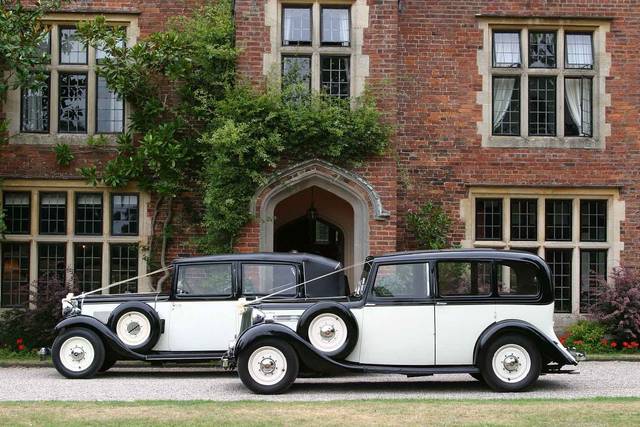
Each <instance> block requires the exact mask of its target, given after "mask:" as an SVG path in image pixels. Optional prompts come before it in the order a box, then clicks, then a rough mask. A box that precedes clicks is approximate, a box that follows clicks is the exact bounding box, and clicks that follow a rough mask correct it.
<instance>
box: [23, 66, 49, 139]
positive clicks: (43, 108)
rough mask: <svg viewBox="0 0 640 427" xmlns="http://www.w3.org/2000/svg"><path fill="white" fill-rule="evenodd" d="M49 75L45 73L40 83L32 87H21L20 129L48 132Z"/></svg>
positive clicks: (32, 131) (31, 131) (30, 131)
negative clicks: (44, 77)
mask: <svg viewBox="0 0 640 427" xmlns="http://www.w3.org/2000/svg"><path fill="white" fill-rule="evenodd" d="M50 79H51V75H50V74H49V73H47V76H46V79H45V80H44V81H43V82H42V84H41V85H40V86H39V87H37V88H34V89H22V91H21V103H20V131H21V132H29V133H47V132H49V111H50V110H49V105H50V99H49V87H50V84H51V81H50Z"/></svg>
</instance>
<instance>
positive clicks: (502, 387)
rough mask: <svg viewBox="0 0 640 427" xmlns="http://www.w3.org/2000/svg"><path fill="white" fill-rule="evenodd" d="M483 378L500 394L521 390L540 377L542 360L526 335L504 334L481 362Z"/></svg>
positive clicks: (488, 349)
mask: <svg viewBox="0 0 640 427" xmlns="http://www.w3.org/2000/svg"><path fill="white" fill-rule="evenodd" d="M481 364H482V366H481V371H482V378H484V380H485V382H486V383H487V385H489V387H491V388H492V389H494V390H496V391H500V392H516V391H523V390H525V389H526V388H528V387H529V386H531V385H532V384H533V383H534V382H535V381H536V380H537V379H538V376H540V370H541V357H540V352H539V351H538V349H537V348H536V346H535V345H534V343H533V342H532V341H531V340H530V339H528V338H527V337H525V336H522V335H517V334H507V335H503V336H501V337H498V338H497V339H496V340H494V341H493V342H492V343H491V344H490V345H489V346H488V348H487V351H486V352H485V354H484V357H483V360H482V362H481Z"/></svg>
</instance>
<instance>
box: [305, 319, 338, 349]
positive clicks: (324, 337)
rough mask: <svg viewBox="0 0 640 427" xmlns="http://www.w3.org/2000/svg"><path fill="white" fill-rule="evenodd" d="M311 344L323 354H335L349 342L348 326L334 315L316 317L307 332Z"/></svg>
mask: <svg viewBox="0 0 640 427" xmlns="http://www.w3.org/2000/svg"><path fill="white" fill-rule="evenodd" d="M307 334H308V336H309V342H311V345H313V346H314V347H315V348H316V349H318V350H320V351H321V352H323V353H333V352H335V351H336V350H339V349H340V348H341V347H342V346H344V344H345V343H346V342H347V334H348V332H347V325H346V324H345V322H344V320H342V318H341V317H340V316H338V315H337V314H334V313H321V314H319V315H318V316H316V317H314V318H313V320H312V321H311V323H310V324H309V329H308V332H307Z"/></svg>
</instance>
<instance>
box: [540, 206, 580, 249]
mask: <svg viewBox="0 0 640 427" xmlns="http://www.w3.org/2000/svg"><path fill="white" fill-rule="evenodd" d="M544 204H545V222H546V224H545V239H546V240H555V241H571V228H572V224H573V220H572V218H573V216H572V210H573V201H572V200H561V199H546V200H545V202H544Z"/></svg>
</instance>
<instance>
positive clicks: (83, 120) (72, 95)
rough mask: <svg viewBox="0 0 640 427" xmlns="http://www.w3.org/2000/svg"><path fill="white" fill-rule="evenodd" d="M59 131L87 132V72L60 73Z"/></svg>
mask: <svg viewBox="0 0 640 427" xmlns="http://www.w3.org/2000/svg"><path fill="white" fill-rule="evenodd" d="M59 90H60V97H59V102H58V105H59V106H58V109H59V113H58V114H59V116H58V131H59V132H62V133H86V132H87V74H86V73H60V79H59Z"/></svg>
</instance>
